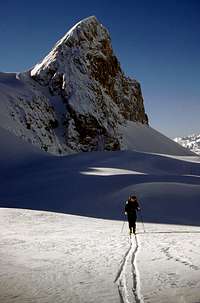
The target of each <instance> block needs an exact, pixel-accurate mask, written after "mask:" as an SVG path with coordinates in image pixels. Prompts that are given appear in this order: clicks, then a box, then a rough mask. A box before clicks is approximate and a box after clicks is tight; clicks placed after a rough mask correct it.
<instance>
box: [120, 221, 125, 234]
mask: <svg viewBox="0 0 200 303" xmlns="http://www.w3.org/2000/svg"><path fill="white" fill-rule="evenodd" d="M125 222H126V221H125V220H124V223H123V225H122V229H121V233H122V232H123V229H124V224H125Z"/></svg>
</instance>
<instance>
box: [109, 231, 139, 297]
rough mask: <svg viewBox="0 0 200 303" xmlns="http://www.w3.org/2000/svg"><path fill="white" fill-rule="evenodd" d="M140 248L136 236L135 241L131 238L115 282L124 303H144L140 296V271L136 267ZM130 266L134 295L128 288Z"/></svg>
mask: <svg viewBox="0 0 200 303" xmlns="http://www.w3.org/2000/svg"><path fill="white" fill-rule="evenodd" d="M134 243H135V245H134ZM138 248H139V244H138V240H137V237H136V235H135V241H134V240H133V239H132V238H130V246H129V248H128V250H127V251H126V253H125V255H124V258H123V260H122V263H121V266H120V269H119V271H118V273H117V276H116V279H115V281H114V282H116V283H117V285H118V290H119V295H120V298H121V301H122V303H132V302H133V300H134V301H135V302H136V303H143V299H142V296H141V294H140V282H139V271H138V269H137V265H136V254H137V251H138ZM129 265H130V266H131V269H132V282H133V286H132V293H131V292H130V290H129V288H128V281H127V278H126V275H127V272H128V267H129Z"/></svg>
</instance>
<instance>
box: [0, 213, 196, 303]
mask: <svg viewBox="0 0 200 303" xmlns="http://www.w3.org/2000/svg"><path fill="white" fill-rule="evenodd" d="M0 217H1V229H0V238H1V242H0V243H1V245H0V257H1V258H0V268H1V279H0V302H2V303H27V302H34V303H47V302H48V303H55V302H56V303H88V302H96V303H110V302H113V303H116V302H118V303H120V302H124V303H133V302H148V303H175V302H176V303H182V302H187V303H194V302H199V300H200V293H199V287H200V284H199V274H200V259H199V245H200V241H199V233H200V229H199V228H197V227H192V226H187V227H185V226H176V225H171V226H169V225H160V224H147V223H145V233H144V229H143V226H142V224H140V223H138V224H137V231H138V234H137V236H136V238H132V240H131V242H130V240H129V238H128V235H127V229H128V228H127V224H126V225H125V226H124V228H123V230H122V227H123V224H122V222H121V221H118V222H117V221H106V220H102V219H92V218H86V217H77V216H70V215H64V214H55V213H48V212H38V211H37V212H36V211H27V210H15V209H0Z"/></svg>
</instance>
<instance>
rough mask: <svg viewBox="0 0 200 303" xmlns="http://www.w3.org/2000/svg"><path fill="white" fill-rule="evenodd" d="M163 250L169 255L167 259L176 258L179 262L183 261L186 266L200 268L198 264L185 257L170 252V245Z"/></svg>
mask: <svg viewBox="0 0 200 303" xmlns="http://www.w3.org/2000/svg"><path fill="white" fill-rule="evenodd" d="M161 251H162V252H163V253H164V254H165V256H166V257H167V260H174V261H176V262H179V263H181V264H183V265H185V266H189V267H190V268H191V269H193V270H200V268H199V267H198V266H196V265H194V264H192V263H190V262H189V261H188V260H186V259H185V258H184V259H183V258H181V257H177V256H176V257H175V256H173V254H172V253H171V252H170V247H166V248H162V249H161Z"/></svg>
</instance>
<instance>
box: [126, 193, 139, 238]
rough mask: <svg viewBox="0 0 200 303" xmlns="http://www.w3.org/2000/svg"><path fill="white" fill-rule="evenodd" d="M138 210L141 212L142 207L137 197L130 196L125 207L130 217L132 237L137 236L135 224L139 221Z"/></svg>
mask: <svg viewBox="0 0 200 303" xmlns="http://www.w3.org/2000/svg"><path fill="white" fill-rule="evenodd" d="M138 210H140V207H139V204H138V201H137V197H136V196H130V197H129V198H128V201H127V202H126V205H125V215H127V216H128V223H129V229H130V235H131V234H132V233H133V234H135V231H136V223H135V222H136V219H137V214H136V211H138Z"/></svg>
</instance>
